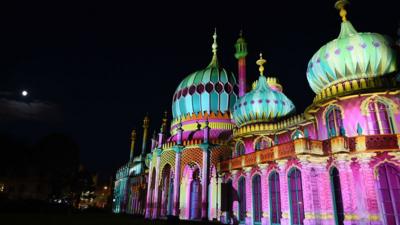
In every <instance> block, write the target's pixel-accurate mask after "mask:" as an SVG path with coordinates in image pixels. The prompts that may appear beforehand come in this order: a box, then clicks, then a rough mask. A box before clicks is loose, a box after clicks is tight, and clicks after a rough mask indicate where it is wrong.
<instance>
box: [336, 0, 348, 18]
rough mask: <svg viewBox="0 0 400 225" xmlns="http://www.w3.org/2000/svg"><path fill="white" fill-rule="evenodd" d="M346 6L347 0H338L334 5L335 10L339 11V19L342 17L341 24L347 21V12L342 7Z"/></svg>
mask: <svg viewBox="0 0 400 225" xmlns="http://www.w3.org/2000/svg"><path fill="white" fill-rule="evenodd" d="M347 4H349V1H347V0H339V1H337V2H336V3H335V8H336V9H338V10H339V15H340V17H342V21H343V22H346V21H347V18H346V15H347V11H346V9H345V8H344V6H345V5H347Z"/></svg>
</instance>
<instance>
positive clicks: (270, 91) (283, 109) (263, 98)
mask: <svg viewBox="0 0 400 225" xmlns="http://www.w3.org/2000/svg"><path fill="white" fill-rule="evenodd" d="M270 80H271V81H275V79H268V81H270ZM268 81H267V78H265V77H264V76H263V75H261V76H260V77H259V78H258V81H256V82H255V83H254V84H253V90H252V91H250V92H249V93H247V94H246V95H244V96H242V97H241V98H239V99H238V101H237V102H236V103H235V105H234V108H233V119H234V120H235V123H236V125H237V126H242V125H245V124H249V123H257V122H270V121H274V120H276V119H279V118H281V117H285V116H287V115H289V114H291V113H293V112H294V111H295V107H294V105H293V102H292V101H291V100H290V99H289V98H288V97H286V95H285V94H283V93H282V91H281V89H280V88H276V86H278V87H280V85H279V84H277V83H275V82H274V83H271V84H269V83H268Z"/></svg>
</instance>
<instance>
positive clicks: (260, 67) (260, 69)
mask: <svg viewBox="0 0 400 225" xmlns="http://www.w3.org/2000/svg"><path fill="white" fill-rule="evenodd" d="M266 62H267V60H265V59H263V57H262V53H260V59H259V60H257V62H256V64H257V65H259V68H258V71H260V75H261V76H264V64H265V63H266Z"/></svg>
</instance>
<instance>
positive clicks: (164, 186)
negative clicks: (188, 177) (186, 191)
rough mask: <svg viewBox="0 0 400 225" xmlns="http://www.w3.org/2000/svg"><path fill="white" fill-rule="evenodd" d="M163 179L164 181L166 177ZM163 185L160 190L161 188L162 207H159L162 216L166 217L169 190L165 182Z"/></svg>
mask: <svg viewBox="0 0 400 225" xmlns="http://www.w3.org/2000/svg"><path fill="white" fill-rule="evenodd" d="M161 179H164V177H161ZM162 184H163V186H161V187H160V188H161V190H162V191H161V205H160V206H159V207H160V209H161V210H160V216H166V215H167V206H166V204H165V199H166V197H167V196H166V195H167V190H166V185H165V183H164V182H163V183H162Z"/></svg>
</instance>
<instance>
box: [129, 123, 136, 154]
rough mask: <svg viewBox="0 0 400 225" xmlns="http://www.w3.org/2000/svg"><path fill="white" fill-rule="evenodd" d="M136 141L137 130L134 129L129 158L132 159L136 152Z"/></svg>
mask: <svg viewBox="0 0 400 225" xmlns="http://www.w3.org/2000/svg"><path fill="white" fill-rule="evenodd" d="M135 141H136V131H135V130H132V133H131V151H130V154H129V160H130V161H132V160H133V154H134V153H135V152H134V151H135Z"/></svg>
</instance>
